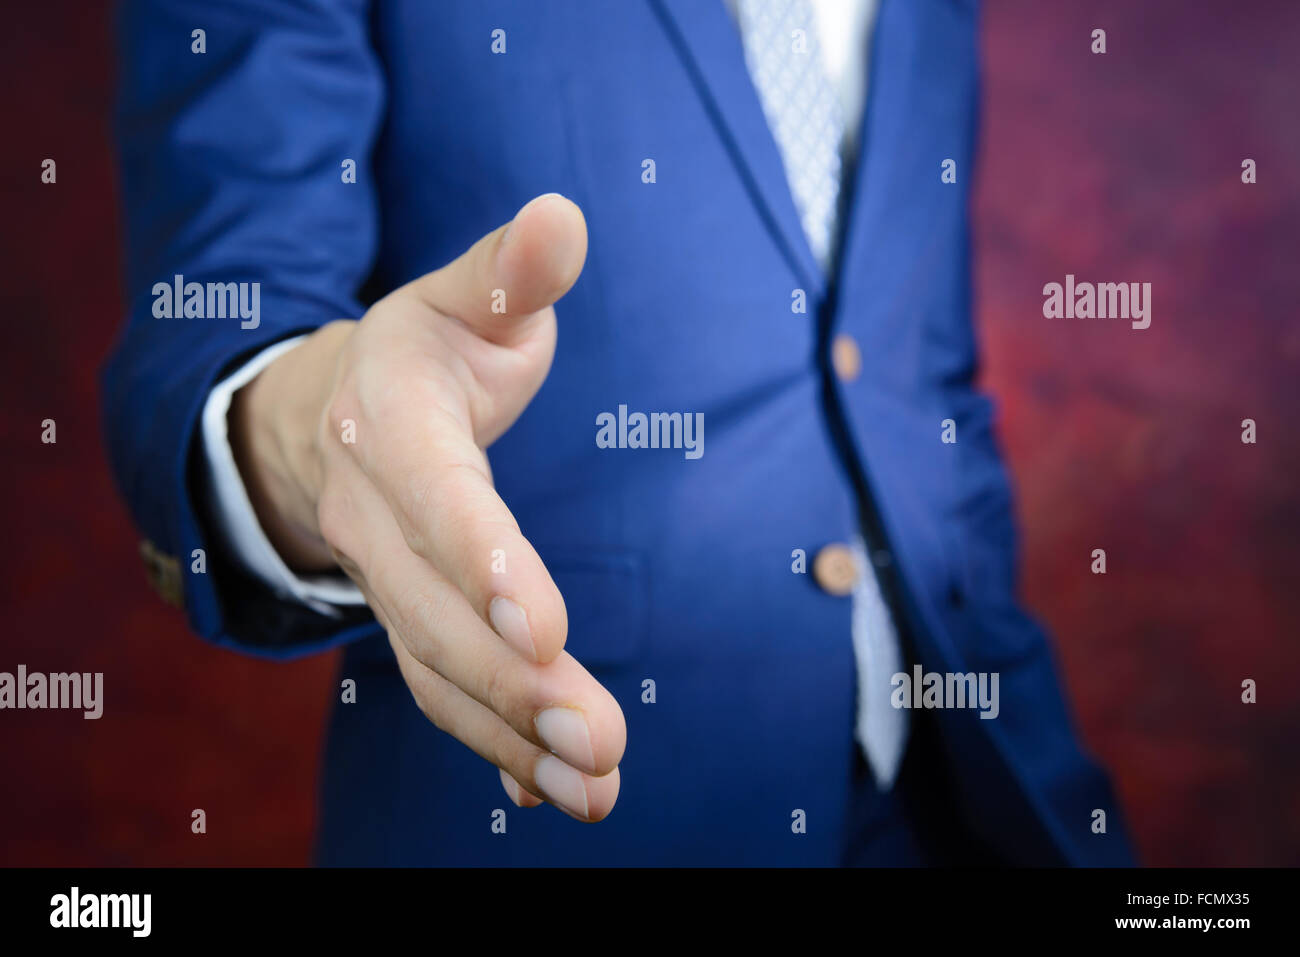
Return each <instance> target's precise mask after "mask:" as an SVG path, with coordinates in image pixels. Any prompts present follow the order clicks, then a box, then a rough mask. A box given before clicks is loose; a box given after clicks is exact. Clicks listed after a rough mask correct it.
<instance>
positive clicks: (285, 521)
mask: <svg viewBox="0 0 1300 957" xmlns="http://www.w3.org/2000/svg"><path fill="white" fill-rule="evenodd" d="M355 326H356V323H355V322H353V321H350V320H340V321H338V322H332V323H329V324H328V325H325V326H322V327H321V328H320V329H318V330H316V332H314V333H312V334H311V335H310V336H308V337H307V338H306V339H304V340H303V341H302V342H301V343H300V344H299V345H297V346H295V347H294V348H293V349H291V350H289V351H288V352H286V353H285V354H284V355H282V356H280V357H279V358H277V359H276V360H275V361H274V362H272V363H271V364H270V365H269V366H267V367H266V368H265V369H263V370H262V372H261V373H260V374H259V375H258V376H257V377H256V378H254V379H253V380H252V381H251V382H249V383H248V384H247V385H245V386H244V387H243V388H242V389H240V390H239V391H238V392H236V393H235V395H234V397H233V398H232V400H231V404H230V412H229V415H228V422H229V435H230V445H231V450H232V451H233V453H234V456H235V463H236V465H237V466H238V468H239V473H240V477H241V478H242V479H243V482H244V487H245V489H246V490H247V492H248V497H249V500H250V502H251V503H252V505H253V510H254V512H255V513H256V515H257V519H258V523H259V524H260V525H261V526H262V530H263V531H264V532H265V533H266V536H267V538H268V539H269V540H270V542H271V544H272V546H274V548H275V550H276V551H277V552H278V553H279V554H280V557H281V558H282V559H284V562H285V564H287V565H288V566H289V567H290V568H291V569H293V570H294V571H297V572H302V573H311V572H322V571H329V570H334V569H335V568H336V564H335V561H334V558H333V555H332V553H331V552H330V549H329V547H328V546H327V545H326V543H325V541H324V540H323V539H322V538H321V535H320V529H319V526H318V524H317V520H316V503H317V501H318V500H319V498H320V485H321V467H320V454H319V450H318V447H317V434H318V425H319V422H320V418H321V415H322V412H323V410H324V407H325V403H326V402H327V401H328V399H329V394H330V390H331V387H332V384H333V380H334V373H335V369H336V367H337V364H338V356H339V351H340V350H341V349H342V347H343V345H344V343H346V341H347V339H348V337H349V336H350V335H351V332H352V329H353V328H354V327H355Z"/></svg>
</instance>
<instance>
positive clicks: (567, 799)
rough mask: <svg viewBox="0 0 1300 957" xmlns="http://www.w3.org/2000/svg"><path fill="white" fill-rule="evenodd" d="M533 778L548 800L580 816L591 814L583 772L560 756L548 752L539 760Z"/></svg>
mask: <svg viewBox="0 0 1300 957" xmlns="http://www.w3.org/2000/svg"><path fill="white" fill-rule="evenodd" d="M533 779H534V780H535V781H536V782H537V787H538V788H540V789H541V791H542V793H543V794H545V795H546V797H547V799H548V800H550V801H552V802H554V803H556V804H558V805H560V806H561V807H563V808H564V809H565V810H566V811H569V812H570V813H572V814H576V815H578V816H579V817H582V818H585V817H589V816H590V815H589V814H588V813H587V786H586V785H585V784H584V783H583V781H582V774H581V773H579V772H578V771H575V770H574V769H573V768H571V767H569V766H568V765H567V764H565V763H564V762H563V761H561V760H560V759H559V758H557V757H555V756H554V755H551V754H548V755H547V756H546V757H544V758H542V759H541V760H539V761H538V762H537V767H536V768H534V769H533Z"/></svg>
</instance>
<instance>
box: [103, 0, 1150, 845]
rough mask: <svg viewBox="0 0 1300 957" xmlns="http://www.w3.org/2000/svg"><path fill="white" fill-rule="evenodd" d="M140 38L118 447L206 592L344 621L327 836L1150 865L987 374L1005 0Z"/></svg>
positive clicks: (250, 27)
mask: <svg viewBox="0 0 1300 957" xmlns="http://www.w3.org/2000/svg"><path fill="white" fill-rule="evenodd" d="M122 35H123V44H124V56H123V58H122V62H123V80H122V89H121V109H120V117H119V123H120V140H121V144H122V146H121V152H122V163H121V165H122V175H123V182H124V195H125V206H126V214H127V225H128V254H129V255H128V289H129V295H130V306H129V313H130V314H129V319H128V323H127V325H126V328H125V331H124V332H123V334H122V337H121V340H120V342H119V344H118V346H117V347H116V350H115V352H114V354H113V356H112V358H111V361H110V363H109V365H108V367H107V369H106V373H105V378H104V391H105V409H106V413H105V415H106V428H107V432H108V436H109V445H110V450H111V458H112V461H113V465H114V468H115V471H116V474H117V478H118V481H119V484H120V487H121V488H122V490H123V494H124V495H125V497H126V498H127V501H128V502H129V503H130V506H131V509H132V512H133V515H134V517H135V519H136V521H137V522H138V524H139V526H140V527H141V529H142V531H143V533H144V534H145V536H146V541H145V543H144V545H143V546H142V550H143V552H144V554H145V557H146V560H147V562H148V563H149V567H150V569H151V574H152V575H153V577H154V580H155V582H156V583H157V584H158V585H159V587H160V588H162V590H163V591H164V592H165V593H166V594H168V595H169V596H170V597H171V598H172V599H173V600H175V601H177V602H178V603H180V604H182V605H183V606H184V608H185V610H186V613H187V615H188V618H189V621H190V623H191V625H192V627H193V628H194V630H195V631H196V632H197V633H198V634H200V635H202V636H203V637H204V638H206V639H208V640H211V641H214V642H216V643H218V644H221V645H224V646H228V647H230V648H234V649H238V650H241V651H244V652H249V653H253V654H259V655H265V656H270V657H278V658H287V657H291V656H296V655H302V654H307V653H312V652H316V651H319V650H321V649H325V648H329V647H335V646H344V648H345V650H344V656H343V664H342V674H341V679H342V681H343V692H342V695H341V699H342V700H341V701H340V702H339V703H338V704H336V706H335V711H334V716H333V720H332V723H331V727H330V731H329V740H328V750H327V754H326V758H325V772H324V782H323V787H322V820H321V830H320V836H319V846H318V859H319V860H320V861H321V862H323V863H331V864H333V863H395V864H679V865H684V864H779V865H784V864H792V865H838V864H845V863H848V864H860V863H865V864H872V863H878V864H936V863H967V862H1011V863H1038V864H1108V863H1124V862H1126V861H1127V859H1128V850H1127V846H1126V842H1125V837H1124V835H1123V829H1122V825H1121V823H1120V820H1119V809H1118V808H1117V806H1116V804H1115V801H1114V798H1113V796H1112V795H1111V792H1110V790H1109V788H1108V786H1107V784H1106V782H1105V779H1104V778H1103V776H1102V775H1101V773H1100V772H1099V771H1098V770H1097V769H1096V768H1095V767H1094V765H1093V764H1092V763H1090V761H1089V760H1088V759H1087V758H1086V757H1085V756H1084V755H1083V754H1082V752H1081V751H1080V749H1079V746H1078V744H1077V742H1076V739H1075V737H1074V734H1073V732H1072V729H1071V727H1070V721H1069V718H1068V715H1067V711H1066V708H1065V705H1064V703H1063V701H1062V698H1061V694H1060V691H1059V689H1058V685H1057V680H1056V677H1055V675H1054V668H1053V663H1052V660H1051V655H1050V652H1049V648H1048V646H1047V643H1046V641H1045V639H1044V636H1043V635H1042V633H1041V631H1040V630H1039V629H1038V628H1037V626H1036V625H1035V624H1034V623H1033V622H1032V621H1031V620H1030V619H1029V618H1028V617H1027V616H1026V615H1025V614H1024V613H1023V612H1022V610H1021V609H1020V607H1019V606H1018V604H1017V602H1016V598H1015V584H1014V583H1015V567H1014V566H1015V558H1014V535H1013V529H1012V517H1011V500H1010V495H1009V490H1008V482H1007V477H1006V474H1005V472H1004V469H1003V466H1002V463H1001V461H1000V459H999V455H998V452H997V449H996V446H995V442H994V438H993V433H992V412H991V408H990V404H989V402H988V401H987V400H986V399H985V398H984V397H983V396H981V395H979V394H978V393H977V392H976V391H975V389H974V388H973V384H972V380H973V376H974V372H975V365H976V354H975V352H976V351H975V343H974V338H973V334H972V330H971V324H970V288H969V257H968V235H967V234H968V223H967V211H966V207H967V199H968V197H967V188H968V184H969V182H970V174H971V169H972V160H973V153H972V150H973V140H974V132H975V114H976V103H977V82H976V66H977V63H976V59H977V58H976V15H975V10H974V6H973V4H972V3H969V2H963V0H906V2H903V0H883V2H882V3H880V4H879V7H878V8H877V4H876V3H874V2H871V0H859V2H856V3H828V2H822V0H622V2H619V3H617V4H613V3H600V4H598V3H594V2H578V0H573V2H562V0H555V2H547V3H538V2H534V0H528V2H524V0H519V2H493V3H488V2H481V0H443V2H438V3H429V2H426V0H370V2H367V0H312V2H308V3H289V2H287V0H285V2H281V0H260V2H257V3H252V2H249V3H236V2H230V3H221V4H214V3H211V2H204V3H199V2H198V0H186V2H167V3H163V2H160V0H134V2H128V3H127V4H126V5H125V9H124V15H123V23H122ZM530 198H531V199H530ZM501 224H505V225H501ZM494 227H495V228H494ZM561 298H562V300H563V301H561V302H559V304H558V306H557V305H555V303H556V302H557V300H561ZM358 319H359V321H358ZM200 551H201V553H202V559H203V560H202V561H201V562H200V561H199V560H198V556H199V554H200ZM412 698H413V699H414V704H412V700H411V699H412ZM493 765H495V769H494V768H493V767H492V766H493ZM502 789H504V795H505V796H506V797H508V799H509V802H511V803H507V801H506V800H504V799H503V794H502ZM544 802H545V803H548V804H550V805H552V806H553V807H552V808H548V809H540V810H527V809H530V808H534V807H536V806H537V805H539V804H542V803H544ZM616 803H617V810H615V804H616ZM516 808H519V809H523V810H516ZM556 809H558V811H561V812H563V813H557V810H556ZM611 812H612V813H611ZM607 816H608V817H607ZM596 821H600V822H601V823H599V824H598V825H597V824H592V823H589V822H596ZM580 822H581V823H580ZM1099 822H1100V826H1099Z"/></svg>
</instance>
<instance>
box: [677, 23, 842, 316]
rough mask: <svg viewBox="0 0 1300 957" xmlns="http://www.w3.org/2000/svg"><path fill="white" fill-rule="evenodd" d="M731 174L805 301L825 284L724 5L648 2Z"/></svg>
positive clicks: (741, 49) (738, 38) (737, 35)
mask: <svg viewBox="0 0 1300 957" xmlns="http://www.w3.org/2000/svg"><path fill="white" fill-rule="evenodd" d="M652 2H653V4H654V7H655V9H656V12H657V13H658V14H659V17H660V19H661V20H662V21H663V23H664V27H665V29H666V30H667V32H668V35H669V37H670V38H671V40H672V43H673V46H674V47H675V48H676V50H677V52H678V54H679V55H680V56H681V58H682V60H683V62H684V64H685V66H686V69H687V71H688V72H689V74H690V76H691V79H692V80H693V81H694V83H695V86H696V88H697V89H698V90H699V93H700V96H701V98H702V99H703V101H704V104H705V106H706V108H707V110H708V113H709V116H710V117H711V118H712V120H713V122H714V124H715V125H716V126H717V127H718V131H719V133H720V135H721V136H722V139H723V142H724V143H725V144H726V146H727V149H728V151H729V152H730V153H731V155H732V159H733V160H734V161H735V164H736V168H737V170H738V172H739V173H740V175H741V178H742V179H743V180H744V182H745V185H746V187H747V188H748V189H749V192H750V194H751V195H752V196H753V198H754V202H755V204H756V205H757V206H758V209H759V211H760V213H761V214H762V217H763V220H764V221H765V222H766V223H767V226H768V228H769V229H770V230H771V231H772V234H773V237H774V238H775V239H776V241H777V244H778V245H779V246H780V247H781V250H782V252H783V253H784V254H785V257H786V259H788V260H789V262H790V265H791V267H792V268H793V269H794V270H795V272H796V273H797V274H798V275H799V277H800V279H801V281H802V282H803V283H804V286H805V288H806V289H807V290H808V291H809V293H810V294H813V295H816V296H820V295H821V294H822V292H823V291H824V289H825V279H824V277H823V276H822V272H821V268H820V267H819V266H818V264H817V260H816V259H815V258H814V256H813V253H812V249H811V247H809V245H808V240H807V237H806V236H805V235H804V231H803V225H802V224H801V223H800V221H799V213H798V211H797V210H796V209H795V205H794V197H793V196H792V195H791V193H790V186H789V181H788V180H787V179H786V175H785V166H784V165H783V164H782V161H781V154H780V151H779V150H778V149H777V145H776V141H775V140H774V139H773V138H772V133H771V130H770V128H769V127H768V125H767V117H766V116H764V114H763V107H762V104H761V103H760V102H759V99H758V94H757V92H756V91H755V90H754V85H753V83H752V82H751V81H750V78H749V70H748V69H747V67H746V65H745V54H744V48H743V46H742V45H741V41H740V33H739V31H738V30H737V29H736V25H735V23H733V22H732V20H731V17H730V16H729V15H728V13H727V11H726V9H725V8H724V6H723V4H722V0H712V2H706V0H652Z"/></svg>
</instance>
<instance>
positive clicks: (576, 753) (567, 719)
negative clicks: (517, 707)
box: [533, 708, 596, 774]
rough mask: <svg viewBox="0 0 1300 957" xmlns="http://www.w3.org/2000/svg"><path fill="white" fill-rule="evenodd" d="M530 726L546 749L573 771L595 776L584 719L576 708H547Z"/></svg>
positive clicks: (589, 740)
mask: <svg viewBox="0 0 1300 957" xmlns="http://www.w3.org/2000/svg"><path fill="white" fill-rule="evenodd" d="M533 724H534V725H535V726H536V728H537V736H538V737H539V738H541V739H542V743H544V744H545V745H546V746H547V747H548V748H550V749H551V750H552V751H553V752H554V753H556V754H558V755H559V756H560V757H561V758H563V759H564V760H565V761H567V762H568V763H569V764H571V765H573V766H574V767H576V768H582V769H583V770H585V771H588V772H591V773H593V774H594V773H595V771H596V756H595V755H594V754H593V753H592V750H591V732H590V731H588V730H587V719H586V718H585V717H583V714H582V712H581V711H579V710H577V709H576V708H547V709H546V710H545V711H543V712H542V713H541V714H539V715H538V716H537V717H536V718H534V719H533Z"/></svg>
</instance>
